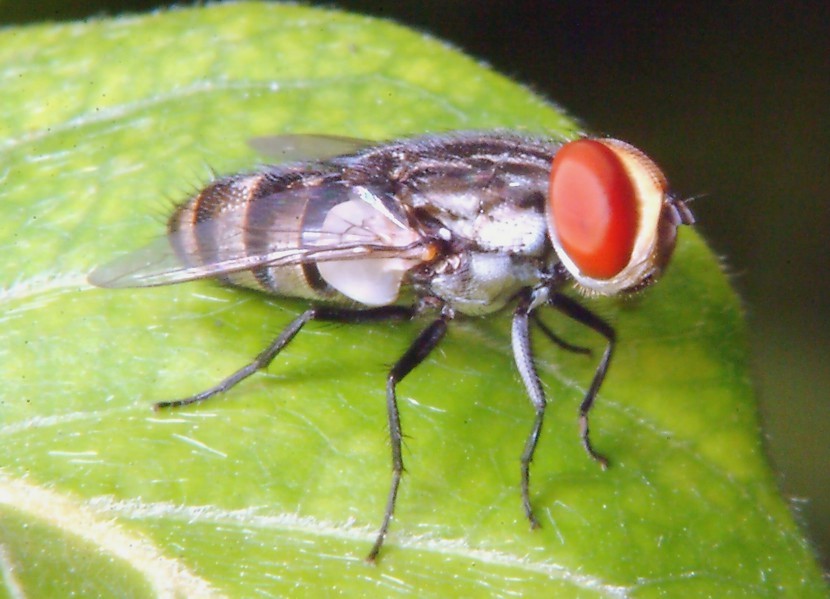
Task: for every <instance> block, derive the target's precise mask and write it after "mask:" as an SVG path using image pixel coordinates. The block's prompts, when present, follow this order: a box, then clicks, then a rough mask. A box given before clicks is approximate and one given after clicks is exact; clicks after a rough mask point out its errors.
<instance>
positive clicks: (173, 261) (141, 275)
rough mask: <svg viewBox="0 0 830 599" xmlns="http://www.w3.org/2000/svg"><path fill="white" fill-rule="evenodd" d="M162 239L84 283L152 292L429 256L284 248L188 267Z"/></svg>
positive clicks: (404, 250) (386, 249)
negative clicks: (235, 277)
mask: <svg viewBox="0 0 830 599" xmlns="http://www.w3.org/2000/svg"><path fill="white" fill-rule="evenodd" d="M173 243H175V240H172V239H170V238H168V237H163V238H160V239H157V240H155V241H154V242H152V243H150V244H148V245H147V246H145V247H143V248H141V249H139V250H136V251H135V252H132V253H129V254H127V255H125V256H122V257H120V258H116V259H115V260H113V261H112V262H109V263H107V264H104V265H103V266H99V267H98V268H96V269H95V270H93V271H92V272H91V273H90V274H89V276H88V277H87V280H88V281H89V282H90V283H91V284H92V285H95V286H96V287H108V288H121V287H156V286H160V285H172V284H175V283H183V282H186V281H194V280H197V279H205V278H211V277H217V276H221V275H226V274H230V273H234V272H240V271H243V270H250V269H252V268H256V267H258V266H270V267H279V266H292V265H297V264H302V263H304V262H315V263H327V262H346V261H359V260H367V259H368V260H380V259H403V260H413V261H419V260H422V259H424V256H425V255H426V254H428V253H429V250H428V247H427V244H426V243H425V242H424V241H415V242H412V243H409V244H408V245H406V246H398V245H386V244H383V243H359V242H352V243H342V242H338V243H337V244H336V245H332V246H330V247H327V246H318V247H306V248H287V249H278V250H273V251H270V252H267V253H262V254H256V255H239V256H227V255H225V256H223V257H222V258H221V259H217V260H216V261H214V262H206V263H203V264H193V265H187V264H185V263H184V262H183V260H182V258H181V257H180V256H179V255H178V254H177V252H176V251H175V250H174V249H173V245H172V244H173Z"/></svg>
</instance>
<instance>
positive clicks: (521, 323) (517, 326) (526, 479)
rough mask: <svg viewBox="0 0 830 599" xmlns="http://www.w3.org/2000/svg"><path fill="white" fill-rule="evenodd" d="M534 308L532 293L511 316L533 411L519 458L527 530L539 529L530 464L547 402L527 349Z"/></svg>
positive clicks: (517, 358) (518, 363)
mask: <svg viewBox="0 0 830 599" xmlns="http://www.w3.org/2000/svg"><path fill="white" fill-rule="evenodd" d="M534 307H535V306H534V302H533V296H532V293H530V292H527V293H524V294H523V295H522V296H521V297H520V300H519V305H518V306H516V311H515V312H514V313H513V327H512V342H513V357H514V360H515V361H516V367H517V368H518V369H519V375H520V376H521V377H522V381H523V382H524V385H525V389H527V394H528V396H529V397H530V401H531V403H532V404H533V407H534V408H535V410H536V417H535V418H534V420H533V428H532V429H531V430H530V435H528V437H527V441H526V442H525V448H524V451H523V452H522V458H521V464H522V506H523V507H524V510H525V516H527V519H528V520H529V521H530V527H531V528H539V521H538V520H537V519H536V516H535V515H534V514H533V507H532V506H531V505H530V462H532V461H533V454H534V452H535V451H536V445H538V443H539V435H540V434H541V432H542V422H543V421H544V418H545V407H546V405H547V402H546V401H545V392H544V390H543V389H542V383H541V381H540V380H539V375H538V374H537V373H536V365H535V364H534V363H533V350H532V349H531V347H530V328H529V326H528V325H529V318H530V314H531V312H532V311H533V309H534Z"/></svg>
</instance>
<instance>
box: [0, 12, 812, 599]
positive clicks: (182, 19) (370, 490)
mask: <svg viewBox="0 0 830 599" xmlns="http://www.w3.org/2000/svg"><path fill="white" fill-rule="evenodd" d="M0 99H2V103H1V104H0V105H2V106H3V112H2V114H0V210H2V213H0V214H2V221H0V222H2V225H0V247H2V250H3V261H2V267H0V268H2V275H0V287H1V288H2V290H0V300H2V310H0V319H2V326H3V334H2V338H0V358H1V359H0V372H2V381H3V385H2V389H0V572H2V578H0V579H2V581H3V584H4V585H5V586H4V588H5V590H6V592H7V593H8V594H10V595H12V596H15V595H19V596H22V595H25V596H32V597H35V596H66V595H68V594H69V593H72V592H74V593H76V594H78V595H80V596H94V595H103V596H153V595H168V596H170V595H180V596H204V595H210V594H214V595H222V594H226V595H228V596H251V595H256V594H263V595H274V596H281V595H287V594H292V593H295V594H303V595H310V596H314V595H320V594H322V593H329V594H334V593H343V594H354V595H367V594H369V593H372V592H375V593H380V594H383V595H417V596H419V597H423V596H472V595H498V596H501V595H527V596H532V595H536V596H552V595H553V596H637V597H650V596H659V595H669V596H718V597H724V596H747V597H760V596H776V597H777V596H780V595H782V594H783V595H790V596H799V597H807V596H822V595H824V593H825V588H824V586H823V582H822V580H821V575H820V572H819V570H818V568H817V566H816V564H815V562H814V560H813V557H812V555H811V553H810V550H809V548H808V547H807V546H806V543H805V541H804V539H803V537H802V535H801V533H800V531H799V529H798V527H797V526H796V524H795V523H794V521H793V519H792V517H791V514H790V512H789V510H788V507H787V505H786V503H785V502H784V501H783V500H782V499H781V498H780V497H779V495H778V493H777V490H776V487H775V484H774V479H773V476H772V474H771V472H770V470H769V467H768V466H767V465H766V463H765V461H764V456H763V452H762V444H761V438H760V434H759V427H758V421H757V415H756V407H755V402H754V399H753V395H752V389H751V385H750V381H749V379H748V375H747V359H746V348H745V341H744V338H745V331H744V328H743V326H744V325H743V322H742V319H741V311H740V305H739V302H738V300H737V298H736V297H735V295H734V293H733V292H732V291H731V289H730V288H729V285H728V283H727V281H726V279H725V277H724V275H723V274H722V272H721V270H720V268H719V265H718V261H717V259H716V258H715V257H714V256H713V255H712V254H711V253H710V252H709V251H708V250H707V248H706V247H705V245H704V244H703V243H702V242H701V241H700V239H699V238H698V237H697V235H696V234H695V233H694V232H693V231H691V230H684V231H683V232H682V237H681V240H680V245H679V248H678V251H677V254H676V257H675V260H674V263H673V265H672V268H671V269H670V272H669V273H668V275H667V276H666V278H665V280H664V281H663V282H661V284H660V285H658V286H656V287H655V288H654V289H652V290H649V291H648V292H647V293H644V294H643V295H641V296H639V297H637V298H635V299H634V300H632V301H629V302H626V303H619V302H615V301H603V302H598V301H597V302H594V301H592V302H591V306H592V307H594V308H595V309H596V310H597V311H598V312H599V313H601V314H602V315H604V316H605V317H607V318H608V319H609V320H610V321H612V322H613V323H614V324H615V326H616V328H617V330H618V333H619V338H620V345H619V352H618V354H617V356H616V359H615V362H614V364H613V366H612V369H611V372H610V375H609V377H608V379H607V381H606V384H605V386H604V388H603V390H602V393H601V394H600V397H599V399H598V402H597V405H596V409H595V410H594V412H593V413H592V418H593V419H592V425H593V428H592V433H593V440H594V443H595V445H596V446H597V449H598V450H600V451H601V452H603V453H604V454H606V455H608V456H609V457H610V458H611V461H612V466H611V468H610V469H609V470H608V471H606V472H603V471H601V470H600V469H599V468H598V467H597V465H596V464H595V463H593V462H592V461H591V460H590V459H589V458H588V457H587V456H586V455H585V453H584V452H583V450H582V448H581V446H580V444H579V439H578V427H577V420H576V412H577V406H578V404H579V401H580V399H581V397H582V394H583V393H584V390H585V387H586V385H587V384H588V382H589V381H590V377H591V374H592V372H593V369H594V368H595V361H596V355H597V353H598V352H599V351H601V349H602V340H601V339H597V338H596V336H595V335H592V334H590V333H589V332H586V331H585V330H584V328H583V327H579V326H577V325H575V324H573V323H568V322H563V321H562V319H561V318H560V319H557V318H556V317H555V314H550V315H548V317H547V318H546V320H547V322H548V323H549V324H550V325H551V326H553V327H555V328H556V330H557V331H558V332H559V333H561V334H562V335H563V336H565V337H566V338H567V339H568V340H570V341H572V342H574V343H580V344H585V345H588V346H590V347H592V348H593V349H594V350H595V351H594V357H593V358H589V357H586V356H583V355H576V354H568V353H567V352H564V351H562V350H561V349H558V348H555V347H548V346H546V345H545V344H543V343H538V348H537V349H538V361H539V364H540V368H541V370H542V373H543V378H544V380H545V383H546V385H547V388H548V393H549V396H550V398H551V400H552V405H551V409H550V412H549V416H548V418H547V421H546V425H545V429H544V434H543V436H542V441H541V444H540V447H539V452H538V457H537V459H536V461H535V463H534V464H533V471H532V499H533V501H534V504H535V507H536V510H537V512H538V515H539V517H540V519H541V520H542V528H541V529H540V530H536V531H530V530H529V527H528V523H527V522H526V520H525V518H524V515H523V513H522V510H521V504H520V496H519V467H518V457H519V454H520V452H521V450H522V447H523V444H524V440H525V436H526V434H527V433H528V431H529V427H530V424H531V420H532V410H531V407H530V405H529V403H528V401H527V399H526V397H525V393H524V391H523V389H522V386H521V384H520V382H519V380H518V377H517V375H516V373H515V368H514V366H513V363H512V358H511V352H510V345H509V335H508V329H509V320H508V318H507V315H501V316H499V317H497V318H493V319H482V320H474V319H473V320H466V321H462V322H458V323H454V325H457V326H454V327H453V328H452V330H451V333H450V335H449V337H448V339H447V340H446V342H445V343H443V345H442V346H441V348H440V350H439V351H438V352H436V354H435V356H434V357H433V358H431V359H429V360H428V361H427V362H426V363H425V364H424V365H422V366H421V367H419V368H418V369H417V370H416V371H415V372H414V373H413V374H412V375H411V376H410V377H409V378H407V379H406V380H405V381H404V382H403V383H402V384H401V386H400V388H399V390H400V403H401V412H402V418H403V426H404V430H405V433H406V435H407V437H406V446H405V449H404V458H405V460H406V465H407V474H406V476H405V478H404V481H403V485H402V488H401V494H400V497H399V503H398V509H397V512H396V518H395V521H394V522H393V525H392V530H391V533H390V535H389V537H388V540H387V544H386V546H385V548H384V551H383V553H382V557H381V561H380V563H379V564H378V566H377V567H370V566H368V565H366V564H365V563H364V562H363V557H364V556H365V554H366V553H367V551H368V550H369V547H370V546H371V542H372V540H373V537H374V533H375V530H376V527H377V526H378V524H379V522H380V518H381V515H382V512H383V507H384V502H385V496H386V490H387V487H388V484H389V475H390V473H389V450H388V441H387V432H386V428H385V423H386V415H385V405H384V385H385V372H386V368H387V367H388V365H389V364H390V363H391V362H393V361H394V360H395V359H396V358H397V357H398V356H399V355H401V353H402V352H403V351H404V350H405V349H406V347H407V346H408V344H409V343H410V342H411V340H412V339H413V337H414V336H415V335H416V334H417V332H418V331H419V328H420V327H422V326H423V323H405V324H396V325H372V326H369V325H364V326H353V327H345V326H331V325H314V324H312V325H309V326H308V327H307V329H306V330H304V331H303V332H302V334H301V335H300V336H299V337H298V338H297V339H296V341H295V342H294V343H293V344H292V345H291V346H290V347H289V348H288V349H287V350H286V351H285V352H284V354H282V355H280V359H279V360H278V361H277V362H276V363H275V364H273V365H272V367H271V368H270V370H269V372H268V373H260V374H257V375H255V376H254V377H252V378H251V379H249V380H248V381H245V382H244V383H243V384H241V385H240V386H239V387H237V388H235V389H234V390H233V391H231V392H230V393H228V394H227V395H226V396H224V397H222V398H219V399H215V400H212V401H210V402H208V403H206V404H204V405H202V406H196V407H192V408H190V409H183V410H178V411H174V412H162V413H158V414H156V413H153V412H152V411H151V410H150V405H151V404H152V402H154V401H158V400H162V399H173V398H177V397H181V396H186V395H188V394H191V393H193V392H196V391H199V390H202V389H204V388H206V387H208V386H210V385H211V384H213V383H215V382H217V381H218V380H219V379H220V378H222V377H223V376H225V375H226V374H228V373H230V372H231V371H233V370H235V369H236V368H237V367H239V366H241V365H242V364H244V363H246V362H247V361H248V360H250V358H251V357H252V356H254V355H256V354H257V353H258V352H259V351H260V350H261V349H262V348H263V347H264V346H265V345H266V344H267V343H268V342H269V341H270V340H271V338H272V337H273V336H274V335H275V334H276V333H277V332H278V331H279V330H280V329H281V327H283V326H284V325H285V324H286V323H288V322H289V321H290V320H291V318H292V317H293V316H294V315H296V314H297V313H298V312H299V311H300V310H302V308H303V306H302V304H301V303H299V302H296V301H283V300H279V299H273V298H266V297H264V296H261V295H257V294H255V293H247V292H244V291H239V290H233V289H226V288H221V287H219V286H217V285H215V284H212V283H210V282H196V283H188V284H183V285H175V286H170V287H164V288H153V289H138V290H104V289H95V288H92V287H91V286H89V285H88V284H87V283H86V280H85V275H86V273H87V272H89V271H90V270H91V269H92V268H93V267H94V266H96V265H99V264H101V263H103V262H105V261H108V260H109V259H111V258H112V257H114V256H116V255H117V254H119V253H123V252H126V251H129V250H132V249H135V248H137V247H139V246H141V245H143V243H145V242H146V241H149V240H151V239H153V238H154V237H156V236H158V235H159V234H161V233H162V232H163V224H162V222H161V221H163V218H164V215H165V214H166V213H167V212H168V211H169V209H170V206H171V205H172V203H173V202H175V201H179V200H180V199H182V198H184V197H186V196H187V195H188V194H189V193H190V192H192V190H193V189H195V188H197V187H198V186H199V185H200V184H203V183H204V182H205V181H207V180H208V179H209V178H210V176H211V174H210V170H211V169H213V170H215V171H216V172H219V173H231V172H235V171H239V170H245V169H250V168H253V167H255V165H256V164H257V163H258V162H259V161H261V160H262V158H261V157H258V156H256V155H255V154H254V153H253V151H252V150H251V149H250V148H249V147H248V146H247V145H246V142H247V140H248V139H249V138H251V137H255V136H259V135H268V134H277V133H284V132H293V133H303V132H311V133H327V134H338V135H351V136H358V137H365V138H370V139H384V138H390V137H395V136H401V135H406V134H411V133H420V132H424V131H444V130H452V129H473V128H488V127H512V128H524V129H527V130H531V131H549V132H556V133H569V132H574V131H575V130H576V125H575V124H574V122H573V121H571V120H569V119H567V118H566V117H564V116H563V115H562V114H561V113H559V112H557V111H556V110H555V109H554V108H552V107H551V106H550V105H549V104H547V103H545V102H544V101H542V100H541V99H539V98H538V97H536V96H534V95H533V94H531V93H530V92H528V91H527V90H525V89H523V88H522V87H520V86H518V85H516V84H515V83H512V82H510V81H509V80H507V79H505V78H504V77H502V76H500V75H497V74H495V73H493V72H491V71H490V70H488V69H487V68H485V67H483V66H481V65H480V64H477V63H476V62H474V61H473V60H471V59H469V58H467V57H465V56H463V55H460V54H459V53H457V52H455V51H453V50H452V49H450V48H447V47H446V46H444V45H442V44H440V43H438V42H436V41H434V40H431V39H428V38H425V37H424V36H422V35H420V34H417V33H414V32H411V31H409V30H406V29H403V28H401V27H397V26H394V25H392V24H390V23H386V22H382V21H377V20H372V19H365V18H361V17H356V16H353V15H346V14H342V13H337V12H331V11H321V10H312V9H308V8H301V7H294V6H280V5H273V4H256V3H240V4H232V5H216V6H211V7H209V8H202V9H196V10H177V11H172V12H164V13H157V14H153V15H147V16H140V17H131V18H122V19H117V20H108V21H90V22H86V23H77V24H69V25H45V26H38V27H27V28H20V29H7V30H5V31H2V32H0Z"/></svg>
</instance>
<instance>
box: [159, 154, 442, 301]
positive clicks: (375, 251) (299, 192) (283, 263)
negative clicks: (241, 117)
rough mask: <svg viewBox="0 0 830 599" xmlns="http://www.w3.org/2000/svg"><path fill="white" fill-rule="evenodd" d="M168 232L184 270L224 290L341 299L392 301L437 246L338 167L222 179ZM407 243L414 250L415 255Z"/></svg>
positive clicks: (378, 192)
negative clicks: (204, 274)
mask: <svg viewBox="0 0 830 599" xmlns="http://www.w3.org/2000/svg"><path fill="white" fill-rule="evenodd" d="M168 226H169V236H170V238H171V242H172V244H173V247H174V250H175V251H176V253H177V255H178V256H179V259H180V260H181V261H182V262H183V264H184V265H185V268H189V269H200V268H204V269H205V271H212V270H213V269H212V265H228V267H227V268H219V269H218V271H217V272H216V273H214V275H213V276H216V277H217V278H218V279H219V280H220V281H222V282H223V283H225V284H229V285H236V286H242V287H250V288H253V289H257V290H260V291H265V292H267V293H271V294H275V295H281V296H290V297H299V298H306V299H312V300H324V301H334V302H339V303H354V302H357V303H361V304H365V305H370V306H374V305H377V306H380V305H388V304H391V303H394V302H395V300H396V299H397V297H398V292H399V289H400V286H401V284H402V282H403V279H404V276H405V273H406V272H407V271H408V270H409V269H410V268H412V267H413V266H415V265H417V264H419V263H420V262H422V261H423V260H424V259H426V258H425V256H426V255H428V254H430V253H431V252H432V251H433V250H432V249H431V248H428V247H426V244H424V246H423V247H420V249H419V248H418V247H417V246H419V242H420V241H421V236H420V234H419V233H418V232H416V231H415V230H414V229H412V228H411V227H410V226H409V225H408V224H407V222H406V216H405V214H404V213H403V212H401V210H400V207H399V206H395V203H394V202H393V201H391V195H390V192H389V190H388V189H385V188H383V189H370V188H367V187H362V186H355V185H349V184H346V183H345V182H344V181H343V179H342V176H341V172H340V169H336V168H333V169H331V170H328V171H327V170H326V169H325V167H324V168H322V169H320V170H311V169H309V170H305V171H298V170H292V168H291V167H278V168H273V169H269V170H268V171H265V172H263V173H258V174H251V175H239V176H235V177H229V178H225V179H220V180H218V181H215V182H214V183H212V184H210V185H209V186H207V187H206V188H205V189H204V190H203V191H202V192H200V193H199V194H198V195H197V196H195V197H194V198H192V199H191V200H189V201H188V202H186V203H185V204H183V205H182V206H180V207H179V208H178V209H177V210H176V211H175V212H174V214H173V215H172V217H171V219H170V221H169V225H168ZM413 246H415V247H414V249H413Z"/></svg>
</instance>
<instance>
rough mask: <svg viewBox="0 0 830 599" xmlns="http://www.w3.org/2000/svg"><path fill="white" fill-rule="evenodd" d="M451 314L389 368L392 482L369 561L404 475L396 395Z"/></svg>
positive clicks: (438, 338) (436, 340)
mask: <svg viewBox="0 0 830 599" xmlns="http://www.w3.org/2000/svg"><path fill="white" fill-rule="evenodd" d="M451 317H452V316H451V314H450V313H448V312H445V313H444V314H442V315H441V317H440V318H438V319H437V320H434V321H433V322H432V324H430V325H429V326H428V327H427V328H426V329H424V330H423V331H422V332H421V334H420V335H418V338H417V339H415V341H414V342H413V343H412V345H410V346H409V349H408V350H406V353H405V354H404V355H403V356H401V358H400V359H399V360H398V361H397V363H396V364H395V365H394V366H393V367H392V370H390V371H389V374H388V376H387V377H386V410H387V414H388V418H389V440H390V444H391V446H392V483H391V485H390V487H389V497H388V498H387V500H386V511H385V512H384V514H383V521H382V522H381V525H380V530H378V535H377V538H376V539H375V544H374V545H373V546H372V550H371V551H369V555H368V556H366V561H368V562H374V561H375V560H376V559H377V556H378V552H380V548H381V546H382V545H383V540H384V538H385V537H386V533H387V532H388V530H389V524H390V523H391V521H392V516H393V514H394V512H395V499H396V498H397V496H398V486H399V485H400V483H401V476H402V475H403V457H402V456H401V439H402V433H401V416H400V412H398V400H397V397H396V396H395V387H396V385H397V384H398V383H399V382H400V381H401V380H403V378H404V377H405V376H406V375H407V374H409V373H410V372H411V371H412V369H413V368H415V367H416V366H417V365H418V364H420V363H421V362H423V361H424V359H425V358H426V357H427V356H428V355H429V354H430V352H431V351H432V350H433V349H435V347H436V346H437V345H438V343H440V341H441V339H443V337H444V334H445V333H446V332H447V323H448V322H449V320H450V318H451Z"/></svg>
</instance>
